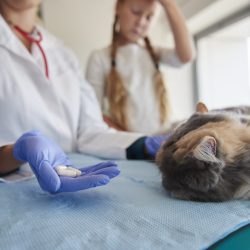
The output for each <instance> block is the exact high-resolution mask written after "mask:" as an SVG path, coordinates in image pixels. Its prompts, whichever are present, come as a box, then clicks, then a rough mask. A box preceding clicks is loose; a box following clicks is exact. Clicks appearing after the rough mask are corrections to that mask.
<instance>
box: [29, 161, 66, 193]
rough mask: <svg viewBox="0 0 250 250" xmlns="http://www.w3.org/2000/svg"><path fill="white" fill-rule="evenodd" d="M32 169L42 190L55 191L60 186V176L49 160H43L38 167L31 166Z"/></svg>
mask: <svg viewBox="0 0 250 250" xmlns="http://www.w3.org/2000/svg"><path fill="white" fill-rule="evenodd" d="M32 169H35V170H33V171H34V172H35V175H36V177H37V180H38V182H39V184H40V186H41V188H42V189H43V190H44V191H48V192H50V193H55V192H56V191H57V190H58V189H59V188H60V186H61V181H60V178H59V176H58V174H57V173H56V171H55V170H54V169H53V168H52V166H51V165H50V164H49V162H47V161H43V162H42V163H41V164H40V166H39V167H34V166H32Z"/></svg>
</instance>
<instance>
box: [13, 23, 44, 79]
mask: <svg viewBox="0 0 250 250" xmlns="http://www.w3.org/2000/svg"><path fill="white" fill-rule="evenodd" d="M13 28H14V29H15V30H16V31H17V32H18V33H19V34H20V35H22V36H23V37H24V38H25V39H26V40H28V41H29V42H31V43H35V44H36V45H37V47H38V48H39V50H40V51H41V54H42V57H43V62H44V68H45V75H46V77H47V78H49V67H48V61H47V57H46V55H45V52H44V50H43V48H42V46H41V42H42V40H43V36H42V34H41V32H40V31H38V30H37V31H36V35H37V36H36V37H35V36H34V35H31V34H30V33H28V32H26V31H24V30H23V29H21V28H20V27H18V26H17V25H13Z"/></svg>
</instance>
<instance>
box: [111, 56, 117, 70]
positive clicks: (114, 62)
mask: <svg viewBox="0 0 250 250" xmlns="http://www.w3.org/2000/svg"><path fill="white" fill-rule="evenodd" d="M111 66H112V67H113V68H115V67H116V61H115V59H114V58H112V59H111Z"/></svg>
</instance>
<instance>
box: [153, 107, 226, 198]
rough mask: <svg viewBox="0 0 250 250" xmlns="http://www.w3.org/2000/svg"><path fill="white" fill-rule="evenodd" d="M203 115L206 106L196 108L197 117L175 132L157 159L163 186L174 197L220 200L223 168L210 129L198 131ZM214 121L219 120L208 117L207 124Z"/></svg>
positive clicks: (218, 149) (212, 132)
mask: <svg viewBox="0 0 250 250" xmlns="http://www.w3.org/2000/svg"><path fill="white" fill-rule="evenodd" d="M206 112H207V108H206V106H205V105H202V104H199V105H198V106H197V113H195V114H194V115H193V116H192V117H191V118H190V119H189V120H188V121H187V122H185V123H183V124H182V125H181V126H180V127H178V128H177V129H176V131H175V132H174V133H173V135H172V137H171V138H170V139H169V140H168V141H167V142H166V143H165V144H164V145H163V146H162V147H161V149H160V151H159V153H158V155H157V164H158V165H159V168H160V170H161V172H162V182H163V186H164V187H165V189H166V190H168V191H170V193H171V195H172V196H174V197H177V198H181V199H188V200H204V201H206V200H223V199H224V198H223V197H220V193H219V192H218V190H221V187H222V186H223V185H222V183H221V178H220V177H221V173H222V171H223V168H224V167H225V162H224V160H223V153H222V152H221V149H220V141H219V140H218V138H217V134H216V133H215V132H214V131H213V130H212V129H211V130H210V129H205V128H204V129H200V128H201V127H202V124H206V119H207V116H206V117H204V116H203V114H204V113H206ZM204 119H205V120H204ZM216 119H218V121H221V120H223V117H217V118H215V116H212V117H211V119H210V120H213V121H216ZM210 120H209V121H210ZM208 193H209V196H208V195H207V194H208ZM221 195H222V196H223V195H224V194H221Z"/></svg>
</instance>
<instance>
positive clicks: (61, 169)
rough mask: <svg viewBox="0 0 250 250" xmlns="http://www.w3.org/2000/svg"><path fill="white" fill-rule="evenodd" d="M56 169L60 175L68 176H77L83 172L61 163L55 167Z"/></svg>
mask: <svg viewBox="0 0 250 250" xmlns="http://www.w3.org/2000/svg"><path fill="white" fill-rule="evenodd" d="M55 170H56V172H57V174H58V175H60V176H67V177H77V176H80V175H81V174H82V172H81V171H80V170H78V169H76V168H73V167H67V166H64V165H59V166H57V167H55Z"/></svg>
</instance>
